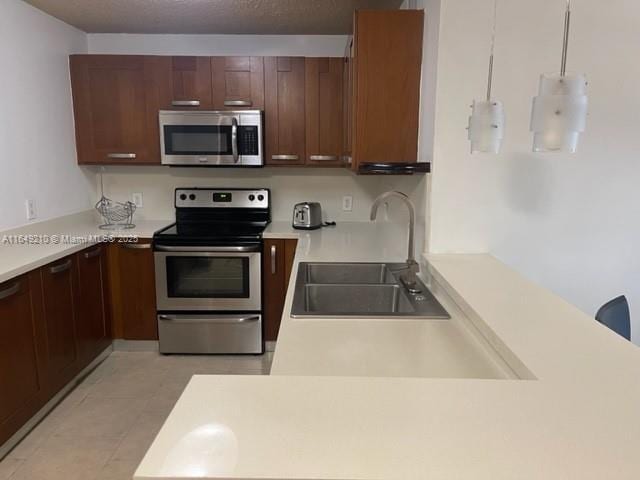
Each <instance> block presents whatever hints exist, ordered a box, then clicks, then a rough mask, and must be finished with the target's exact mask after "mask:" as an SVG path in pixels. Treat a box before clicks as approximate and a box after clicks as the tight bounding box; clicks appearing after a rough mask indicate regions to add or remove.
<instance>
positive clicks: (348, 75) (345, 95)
mask: <svg viewBox="0 0 640 480" xmlns="http://www.w3.org/2000/svg"><path fill="white" fill-rule="evenodd" d="M343 61H344V68H343V70H342V125H343V128H342V155H343V156H344V157H345V160H346V161H347V162H349V161H350V160H351V151H352V135H353V102H354V98H355V96H354V94H353V75H354V61H353V38H350V39H349V42H348V43H347V46H346V48H345V55H344V59H343Z"/></svg>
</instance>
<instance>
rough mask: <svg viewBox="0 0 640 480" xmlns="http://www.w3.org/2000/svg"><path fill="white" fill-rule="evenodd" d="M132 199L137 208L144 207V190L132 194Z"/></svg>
mask: <svg viewBox="0 0 640 480" xmlns="http://www.w3.org/2000/svg"><path fill="white" fill-rule="evenodd" d="M131 201H132V202H133V203H134V204H135V206H136V207H137V208H142V207H143V206H144V203H143V201H142V192H135V193H132V194H131Z"/></svg>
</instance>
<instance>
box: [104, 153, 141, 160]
mask: <svg viewBox="0 0 640 480" xmlns="http://www.w3.org/2000/svg"><path fill="white" fill-rule="evenodd" d="M107 157H109V158H120V159H127V158H128V159H132V158H136V154H135V153H108V154H107Z"/></svg>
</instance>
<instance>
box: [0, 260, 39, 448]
mask: <svg viewBox="0 0 640 480" xmlns="http://www.w3.org/2000/svg"><path fill="white" fill-rule="evenodd" d="M41 294H42V290H41V283H40V275H39V271H35V272H32V273H31V274H28V275H23V276H21V277H18V278H14V279H13V280H10V281H8V282H5V283H0V444H2V443H3V442H4V441H6V440H7V439H8V438H9V437H11V435H13V434H14V433H15V432H16V431H17V430H18V429H19V428H20V427H21V426H22V425H23V424H24V423H25V422H26V421H27V420H28V419H29V418H30V417H31V416H32V415H33V414H34V413H35V412H36V411H37V410H38V409H39V408H40V407H41V406H42V404H43V403H44V401H43V399H44V392H43V389H44V385H43V378H42V376H41V374H40V372H41V370H42V368H41V365H40V364H39V361H38V336H37V335H36V332H42V328H41V327H42V325H41V323H40V322H41V320H42V297H41Z"/></svg>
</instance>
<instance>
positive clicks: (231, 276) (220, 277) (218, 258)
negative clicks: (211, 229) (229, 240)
mask: <svg viewBox="0 0 640 480" xmlns="http://www.w3.org/2000/svg"><path fill="white" fill-rule="evenodd" d="M154 255H155V270H156V300H157V307H158V310H160V311H181V310H222V311H244V312H251V311H253V312H259V311H260V310H261V308H262V295H261V280H262V277H261V252H260V247H259V246H256V247H253V246H248V247H247V246H238V247H184V246H180V247H176V246H162V245H157V246H156V252H155V254H154Z"/></svg>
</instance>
